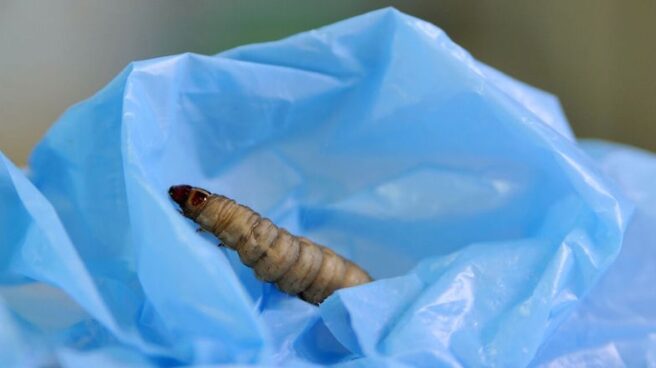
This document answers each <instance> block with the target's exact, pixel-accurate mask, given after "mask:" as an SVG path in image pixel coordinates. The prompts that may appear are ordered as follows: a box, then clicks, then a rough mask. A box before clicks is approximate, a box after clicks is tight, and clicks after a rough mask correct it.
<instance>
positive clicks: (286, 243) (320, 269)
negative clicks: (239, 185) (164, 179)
mask: <svg viewBox="0 0 656 368" xmlns="http://www.w3.org/2000/svg"><path fill="white" fill-rule="evenodd" d="M169 195H170V196H171V198H172V199H173V200H174V201H175V202H176V203H178V205H180V208H181V210H182V213H183V214H184V215H185V216H187V217H189V218H190V219H192V220H194V221H195V222H196V223H198V225H200V227H201V228H202V229H203V230H206V231H209V232H211V233H213V234H214V235H215V236H216V237H217V238H219V239H220V240H221V242H222V243H223V244H224V245H226V246H227V247H229V248H231V249H233V250H236V251H237V252H238V253H239V258H240V259H241V261H242V262H243V263H244V264H245V265H247V266H249V267H251V268H253V269H254V270H255V275H256V276H257V277H258V278H259V279H261V280H263V281H267V282H275V283H276V285H277V286H278V288H279V289H280V290H282V291H284V292H286V293H288V294H291V295H298V296H299V297H300V298H301V299H303V300H305V301H307V302H309V303H313V304H319V303H321V302H322V301H323V300H324V299H326V298H327V297H328V296H329V295H330V294H332V293H333V292H334V291H335V290H337V289H341V288H346V287H350V286H355V285H360V284H364V283H367V282H370V281H371V276H369V274H368V273H367V272H366V271H364V270H363V269H362V268H360V267H359V266H358V265H356V264H355V263H353V262H351V261H349V260H347V259H345V258H343V257H342V256H340V255H338V254H337V253H335V252H333V251H332V250H330V249H328V248H326V247H324V246H322V245H319V244H316V243H314V242H312V241H311V240H309V239H306V238H303V237H299V236H294V235H292V234H290V233H289V232H288V231H287V230H285V229H282V228H279V227H277V226H276V225H275V224H273V223H272V222H271V221H270V220H269V219H266V218H263V217H262V216H260V215H259V214H258V213H257V212H255V211H253V210H252V209H250V208H248V207H246V206H242V205H240V204H238V203H236V202H235V201H234V200H232V199H230V198H227V197H224V196H222V195H217V194H212V193H210V192H208V191H206V190H204V189H200V188H195V187H191V186H189V185H176V186H172V187H171V189H169Z"/></svg>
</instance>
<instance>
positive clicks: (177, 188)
mask: <svg viewBox="0 0 656 368" xmlns="http://www.w3.org/2000/svg"><path fill="white" fill-rule="evenodd" d="M169 195H170V196H171V199H173V201H175V203H177V204H178V205H179V206H180V209H181V210H182V213H183V214H184V215H185V216H187V217H192V218H195V217H196V216H198V214H199V213H200V211H201V210H202V209H203V207H204V206H205V202H207V198H209V196H210V195H211V193H210V192H208V191H206V190H204V189H201V188H196V187H192V186H190V185H174V186H172V187H171V188H169Z"/></svg>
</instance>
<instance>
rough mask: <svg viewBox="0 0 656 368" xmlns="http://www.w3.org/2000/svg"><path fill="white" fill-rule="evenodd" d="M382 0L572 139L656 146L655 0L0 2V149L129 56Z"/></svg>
mask: <svg viewBox="0 0 656 368" xmlns="http://www.w3.org/2000/svg"><path fill="white" fill-rule="evenodd" d="M385 6H395V7H396V8H398V9H399V10H401V11H404V12H406V13H409V14H412V15H415V16H417V17H420V18H423V19H425V20H428V21H430V22H432V23H434V24H436V25H438V26H439V27H441V28H442V29H444V30H445V31H446V32H447V33H448V34H449V36H450V37H451V38H452V39H453V40H455V41H456V42H457V43H459V44H460V45H462V46H463V47H465V48H466V49H468V50H469V51H470V52H471V53H472V54H473V55H474V56H475V57H476V58H477V59H479V60H481V61H483V62H485V63H487V64H490V65H492V66H494V67H496V68H497V69H500V70H502V71H504V72H506V73H507V74H510V75H512V76H514V77H515V78H518V79H520V80H523V81H525V82H528V83H529V84H532V85H534V86H537V87H539V88H542V89H544V90H546V91H549V92H552V93H554V94H556V95H558V96H559V98H560V100H561V102H562V104H563V105H564V107H565V111H566V113H567V116H568V118H569V120H570V123H571V124H572V126H573V129H574V131H575V132H576V134H577V136H579V137H597V138H605V139H610V140H614V141H619V142H624V143H629V144H632V145H636V146H639V147H643V148H647V149H651V150H656V72H655V71H654V69H653V68H654V67H656V41H654V38H655V36H656V1H647V0H644V1H641V0H639V1H620V0H594V1H593V0H579V1H568V0H553V1H542V2H538V1H530V2H528V1H526V2H520V1H505V0H496V1H478V0H449V1H447V0H444V1H431V2H427V1H422V2H420V1H403V2H400V1H399V2H383V1H373V0H372V1H367V0H364V1H358V2H355V1H341V0H331V1H275V2H274V1H252V0H239V1H181V0H161V1H156V2H155V1H145V0H142V1H128V0H121V1H95V0H94V1H82V0H78V1H50V2H43V1H34V0H0V50H1V51H0V150H2V151H3V152H4V153H5V154H6V155H8V156H9V157H10V158H11V159H12V160H13V161H14V162H15V163H17V164H19V165H24V164H25V163H26V162H27V158H28V155H29V153H30V151H31V149H32V147H33V146H34V145H35V143H36V142H37V141H38V140H39V139H40V138H41V137H42V136H43V134H44V133H45V131H46V129H47V128H48V127H49V126H50V125H51V124H52V123H53V122H54V121H55V120H56V119H57V117H58V116H59V115H60V114H61V113H63V112H64V110H65V109H66V108H67V107H68V106H70V105H72V104H74V103H76V102H78V101H80V100H82V99H84V98H86V97H88V96H90V95H92V94H93V93H94V92H96V91H97V90H98V89H100V88H101V87H102V86H104V85H105V84H106V83H107V82H109V80H111V79H112V78H113V77H114V76H115V75H116V74H117V73H118V72H119V71H120V70H121V69H122V68H123V67H125V66H126V65H127V64H128V63H129V62H130V61H132V60H138V59H146V58H151V57H155V56H162V55H170V54H176V53H180V52H186V51H191V52H196V53H202V54H214V53H217V52H219V51H222V50H225V49H228V48H232V47H234V46H238V45H241V44H245V43H252V42H262V41H270V40H276V39H279V38H282V37H285V36H288V35H291V34H293V33H297V32H300V31H304V30H309V29H312V28H316V27H319V26H323V25H326V24H329V23H332V22H335V21H338V20H341V19H344V18H348V17H351V16H354V15H357V14H361V13H363V12H366V11H369V10H373V9H378V8H381V7H385Z"/></svg>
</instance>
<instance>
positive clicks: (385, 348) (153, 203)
mask: <svg viewBox="0 0 656 368" xmlns="http://www.w3.org/2000/svg"><path fill="white" fill-rule="evenodd" d="M655 175H656V157H654V156H653V155H651V154H648V153H644V152H640V151H637V150H635V149H632V148H627V147H621V146H615V145H611V144H607V143H602V142H596V143H585V144H583V145H582V146H581V145H580V144H579V143H577V141H576V140H575V138H574V137H573V135H572V132H571V130H570V129H569V125H568V123H567V120H566V119H565V117H564V114H563V112H562V110H561V108H560V105H559V103H558V100H557V99H556V98H555V97H553V96H552V95H549V94H547V93H544V92H542V91H540V90H537V89H535V88H532V87H530V86H527V85H525V84H522V83H520V82H518V81H515V80H513V79H511V78H510V77H508V76H505V75H503V74H502V73H500V72H498V71H495V70H494V69H492V68H490V67H488V66H485V65H483V64H481V63H479V62H477V61H476V60H474V59H473V58H472V57H471V56H470V55H469V54H468V53H467V52H466V51H464V50H463V49H461V48H460V47H458V46H457V45H455V44H454V43H453V42H452V41H451V40H449V38H448V37H447V36H446V35H445V34H444V33H443V32H442V31H441V30H440V29H438V28H436V27H435V26H433V25H431V24H428V23H426V22H424V21H422V20H419V19H416V18H413V17H411V16H408V15H404V14H402V13H400V12H398V11H396V10H394V9H384V10H380V11H375V12H372V13H369V14H365V15H363V16H359V17H355V18H353V19H349V20H346V21H343V22H339V23H337V24H334V25H331V26H328V27H325V28H321V29H319V30H315V31H311V32H307V33H302V34H299V35H296V36H293V37H290V38H287V39H284V40H281V41H277V42H271V43H265V44H258V45H251V46H245V47H240V48H236V49H233V50H230V51H227V52H223V53H221V54H219V55H216V56H200V55H194V54H183V55H177V56H171V57H164V58H158V59H153V60H147V61H140V62H135V63H132V64H131V65H130V66H128V67H127V68H126V69H125V70H124V71H123V72H122V73H121V74H120V75H119V76H117V77H116V78H115V79H114V80H113V81H112V82H111V83H110V84H109V85H107V86H106V87H105V88H104V89H103V90H101V91H100V92H99V93H97V94H96V95H95V96H93V97H91V98H90V99H88V100H86V101H84V102H82V103H80V104H78V105H76V106H74V107H72V108H70V109H69V110H68V111H67V112H66V113H65V114H64V115H63V116H62V117H61V118H60V119H59V121H58V122H57V123H56V124H55V125H54V127H53V128H52V129H51V130H50V131H49V132H48V133H47V135H46V136H45V137H44V138H43V140H42V141H41V142H40V143H39V144H38V146H37V147H36V148H35V150H34V152H33V155H32V157H31V159H30V164H29V169H28V170H27V172H23V171H21V170H20V169H18V168H16V167H15V166H14V165H13V164H11V163H10V162H9V161H8V160H7V159H6V158H4V156H1V157H0V198H1V200H2V204H3V205H2V208H1V209H0V243H1V244H2V247H1V248H0V324H1V325H2V329H0V365H1V366H43V365H48V364H52V365H61V366H65V367H69V366H70V367H76V366H94V367H97V366H125V365H130V366H173V365H175V366H185V365H188V366H193V365H210V364H211V365H216V364H226V365H235V366H240V365H264V366H271V365H285V366H313V365H325V364H337V365H339V366H344V367H369V366H372V367H374V366H375V367H382V366H394V367H399V366H432V367H434V366H452V367H459V366H468V367H474V366H500V367H501V366H502V367H522V366H527V365H535V366H556V367H557V366H568V365H571V364H579V365H583V366H586V365H589V366H594V365H595V364H596V365H603V366H635V365H636V364H637V365H643V364H644V365H654V364H655V362H656V335H655V333H656V332H655V331H656V314H655V313H654V310H656V299H655V295H656V293H655V292H654V283H653V280H654V279H655V276H656V275H655V271H654V257H655V256H656V253H655V252H654V247H653V245H654V240H655V239H656V230H655V226H654V224H655V223H656V212H654V209H655V208H656V187H655V186H654V185H653V178H654V177H656V176H655ZM181 183H188V184H192V185H197V186H201V187H205V188H207V189H210V190H212V191H214V192H219V193H222V194H225V195H228V196H230V197H233V198H235V199H236V200H238V201H239V202H242V203H244V204H246V205H249V206H251V207H252V208H254V209H256V210H258V211H259V212H260V213H262V214H264V215H266V216H267V217H270V218H271V219H273V220H274V221H275V222H276V223H278V224H280V225H282V226H284V227H286V228H288V229H289V230H291V231H292V232H295V233H298V234H302V235H304V236H307V237H310V238H312V239H314V240H316V241H318V242H320V243H324V244H327V245H329V246H330V247H332V248H333V249H335V250H336V251H338V252H339V253H341V254H343V255H344V256H346V257H349V258H351V259H353V260H354V261H356V262H358V263H359V264H361V265H362V266H363V267H364V268H365V269H367V270H368V271H370V273H371V274H372V275H373V276H374V277H375V279H376V281H375V282H372V283H370V284H367V285H363V286H359V287H355V288H349V289H343V290H340V291H338V292H336V293H335V294H334V295H332V296H331V297H330V298H328V299H327V300H326V301H325V302H324V303H323V304H322V305H321V306H320V307H315V306H313V305H310V304H307V303H305V302H303V301H301V300H299V299H297V298H294V297H291V296H288V295H285V294H283V293H281V292H279V291H278V290H277V289H276V288H275V287H273V286H271V285H269V284H264V283H262V282H259V281H258V280H256V279H255V277H254V276H253V273H252V271H251V270H250V269H248V268H246V267H245V266H243V265H241V264H240V262H239V260H238V257H237V256H236V255H235V254H234V253H233V252H230V251H228V250H226V249H225V248H218V247H217V246H216V243H217V241H216V240H215V239H213V238H212V237H211V236H209V235H208V234H203V233H197V232H196V231H195V230H196V227H195V226H194V224H193V223H191V222H190V221H189V220H187V219H185V218H183V217H182V216H181V215H180V214H179V213H178V212H177V211H176V208H175V206H174V205H173V204H172V202H171V201H170V200H169V199H168V197H167V189H168V187H169V186H170V185H172V184H181ZM634 205H635V206H636V215H635V217H633V220H631V213H632V210H633V206H634ZM627 226H628V228H627ZM627 229H628V230H627ZM625 230H627V231H628V232H627V233H626V237H625V236H624V235H625ZM623 239H624V250H623V251H622V253H621V254H620V257H619V259H618V261H617V262H616V263H615V264H613V261H614V260H615V258H616V257H617V255H618V253H620V249H621V245H622V242H623ZM611 264H613V265H612V266H611ZM609 267H610V268H609ZM606 270H609V272H608V273H606V274H605V275H604V273H605V271H606ZM602 276H603V278H602ZM600 279H601V282H599V283H598V281H599V280H600ZM595 285H596V287H595ZM591 290H592V291H591ZM587 294H589V295H588V297H587V298H586V299H584V300H583V302H581V300H582V299H583V298H584V296H586V295H587Z"/></svg>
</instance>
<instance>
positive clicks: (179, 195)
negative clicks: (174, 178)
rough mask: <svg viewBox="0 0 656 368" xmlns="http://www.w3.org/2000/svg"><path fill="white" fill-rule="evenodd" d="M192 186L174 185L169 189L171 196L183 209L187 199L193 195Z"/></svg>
mask: <svg viewBox="0 0 656 368" xmlns="http://www.w3.org/2000/svg"><path fill="white" fill-rule="evenodd" d="M191 189H192V188H191V186H189V185H174V186H172V187H171V188H169V195H170V196H171V199H173V200H174V201H175V203H177V204H178V205H179V206H180V207H181V208H184V206H185V203H186V202H187V198H189V195H190V194H191Z"/></svg>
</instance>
